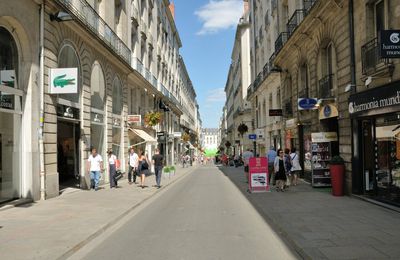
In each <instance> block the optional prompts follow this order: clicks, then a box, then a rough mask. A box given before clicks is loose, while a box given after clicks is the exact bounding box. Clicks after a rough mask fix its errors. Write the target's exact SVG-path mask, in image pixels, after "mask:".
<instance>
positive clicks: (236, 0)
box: [173, 0, 243, 127]
mask: <svg viewBox="0 0 400 260" xmlns="http://www.w3.org/2000/svg"><path fill="white" fill-rule="evenodd" d="M173 2H174V3H175V22H176V24H177V27H178V31H179V35H180V37H181V40H182V44H183V47H182V48H181V51H180V52H181V55H182V56H183V58H184V60H185V64H186V67H187V69H188V71H189V75H190V78H191V80H192V82H193V85H194V87H195V89H196V93H197V101H198V103H199V106H200V113H201V119H202V120H203V127H218V126H219V119H220V117H221V115H222V107H223V105H224V102H225V93H224V88H225V83H226V78H227V74H228V69H229V64H230V62H231V53H232V46H233V40H234V36H235V29H236V25H237V23H238V21H239V18H240V16H241V15H242V13H243V1H242V0H173Z"/></svg>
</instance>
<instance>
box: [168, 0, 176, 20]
mask: <svg viewBox="0 0 400 260" xmlns="http://www.w3.org/2000/svg"><path fill="white" fill-rule="evenodd" d="M169 10H170V11H171V14H172V18H174V20H175V5H174V2H171V3H170V4H169Z"/></svg>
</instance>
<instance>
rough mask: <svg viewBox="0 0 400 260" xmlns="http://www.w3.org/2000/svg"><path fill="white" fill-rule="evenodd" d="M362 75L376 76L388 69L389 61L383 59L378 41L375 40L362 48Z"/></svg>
mask: <svg viewBox="0 0 400 260" xmlns="http://www.w3.org/2000/svg"><path fill="white" fill-rule="evenodd" d="M361 59H362V73H363V74H364V75H371V74H374V73H376V72H378V71H380V70H382V69H385V68H387V67H388V64H389V63H390V62H389V59H386V58H381V55H380V50H379V43H378V39H377V38H374V39H372V40H371V41H369V42H367V43H366V44H364V45H363V46H362V47H361Z"/></svg>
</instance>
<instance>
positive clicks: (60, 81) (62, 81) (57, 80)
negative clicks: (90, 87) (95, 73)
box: [53, 74, 75, 88]
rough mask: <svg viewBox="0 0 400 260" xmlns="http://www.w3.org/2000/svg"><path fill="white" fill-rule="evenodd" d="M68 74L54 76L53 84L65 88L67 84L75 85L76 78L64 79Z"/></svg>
mask: <svg viewBox="0 0 400 260" xmlns="http://www.w3.org/2000/svg"><path fill="white" fill-rule="evenodd" d="M66 76H67V74H64V75H60V76H57V77H55V78H54V80H53V84H54V87H60V88H63V87H65V86H67V85H74V84H75V79H64V78H65V77H66Z"/></svg>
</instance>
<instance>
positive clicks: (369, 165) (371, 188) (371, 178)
mask: <svg viewBox="0 0 400 260" xmlns="http://www.w3.org/2000/svg"><path fill="white" fill-rule="evenodd" d="M361 127H362V137H361V138H362V142H361V143H362V146H363V147H362V154H363V157H362V158H363V171H362V174H363V177H362V180H363V187H364V192H365V194H367V195H368V194H369V195H373V194H374V193H375V191H376V181H375V158H376V156H375V145H374V140H375V137H374V133H373V129H374V128H373V122H372V121H371V120H365V121H362V123H361Z"/></svg>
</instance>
